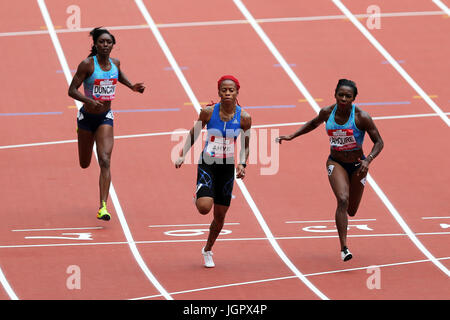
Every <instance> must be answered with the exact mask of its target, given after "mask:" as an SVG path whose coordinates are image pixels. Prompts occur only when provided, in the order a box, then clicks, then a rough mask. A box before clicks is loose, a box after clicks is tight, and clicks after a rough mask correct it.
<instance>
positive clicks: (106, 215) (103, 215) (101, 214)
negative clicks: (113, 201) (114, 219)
mask: <svg viewBox="0 0 450 320" xmlns="http://www.w3.org/2000/svg"><path fill="white" fill-rule="evenodd" d="M97 219H101V220H105V221H109V219H111V215H110V214H109V213H108V210H106V203H105V201H102V207H101V208H100V210H98V213H97Z"/></svg>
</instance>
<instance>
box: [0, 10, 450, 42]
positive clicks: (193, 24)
mask: <svg viewBox="0 0 450 320" xmlns="http://www.w3.org/2000/svg"><path fill="white" fill-rule="evenodd" d="M445 8H446V7H445ZM445 8H444V7H443V8H442V9H443V10H444V11H416V12H414V11H412V12H392V13H386V12H382V13H380V17H382V18H394V17H419V16H438V15H442V14H443V13H446V11H445ZM369 16H370V15H368V14H355V17H357V18H368V17H369ZM343 19H347V17H346V16H345V15H329V16H311V17H286V18H266V19H257V20H256V21H257V22H259V23H279V22H304V21H331V20H343ZM246 23H248V22H247V21H246V20H218V21H200V22H181V23H162V24H157V25H156V26H157V27H158V28H184V27H188V28H190V27H208V26H217V25H234V24H246ZM94 27H95V26H92V27H87V28H79V29H57V30H55V31H56V33H74V32H83V33H84V32H89V31H91V30H92V29H93V28H94ZM105 28H107V29H108V30H138V29H146V28H148V26H147V25H130V26H105ZM41 34H48V31H47V30H32V31H15V32H14V31H13V32H0V37H14V36H32V35H41Z"/></svg>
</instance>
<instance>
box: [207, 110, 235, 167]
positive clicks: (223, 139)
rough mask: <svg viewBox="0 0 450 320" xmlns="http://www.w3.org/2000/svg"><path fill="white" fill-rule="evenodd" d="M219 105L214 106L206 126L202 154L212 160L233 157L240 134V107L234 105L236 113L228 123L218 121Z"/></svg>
mask: <svg viewBox="0 0 450 320" xmlns="http://www.w3.org/2000/svg"><path fill="white" fill-rule="evenodd" d="M219 112H220V103H216V104H215V105H214V110H213V113H212V115H211V119H210V120H209V122H208V123H207V124H206V129H207V132H208V137H207V140H206V144H205V148H204V149H203V152H204V153H206V154H207V155H209V156H210V157H214V158H231V157H234V153H235V149H236V148H235V146H236V139H237V137H238V136H239V133H240V132H241V107H240V106H238V105H236V111H235V113H234V116H233V118H232V119H231V120H230V121H226V122H224V121H222V119H220V114H219Z"/></svg>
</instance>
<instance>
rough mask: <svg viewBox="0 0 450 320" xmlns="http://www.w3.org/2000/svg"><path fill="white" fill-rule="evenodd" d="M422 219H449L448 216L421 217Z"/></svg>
mask: <svg viewBox="0 0 450 320" xmlns="http://www.w3.org/2000/svg"><path fill="white" fill-rule="evenodd" d="M422 219H424V220H427V219H450V217H422Z"/></svg>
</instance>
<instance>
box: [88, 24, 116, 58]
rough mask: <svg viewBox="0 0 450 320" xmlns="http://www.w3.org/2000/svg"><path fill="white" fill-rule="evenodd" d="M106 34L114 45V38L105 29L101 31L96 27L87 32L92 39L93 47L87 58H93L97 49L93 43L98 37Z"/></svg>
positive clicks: (100, 28)
mask: <svg viewBox="0 0 450 320" xmlns="http://www.w3.org/2000/svg"><path fill="white" fill-rule="evenodd" d="M104 33H107V34H109V35H110V36H111V39H112V41H113V44H116V38H114V36H113V35H112V34H111V33H110V32H109V31H108V30H106V29H102V27H97V28H94V29H92V30H91V32H89V36H91V37H92V41H93V45H92V47H91V53H90V54H89V56H88V57H93V56H95V55H96V54H97V47H96V46H95V43H96V42H97V39H98V37H100V36H101V35H102V34H104Z"/></svg>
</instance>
